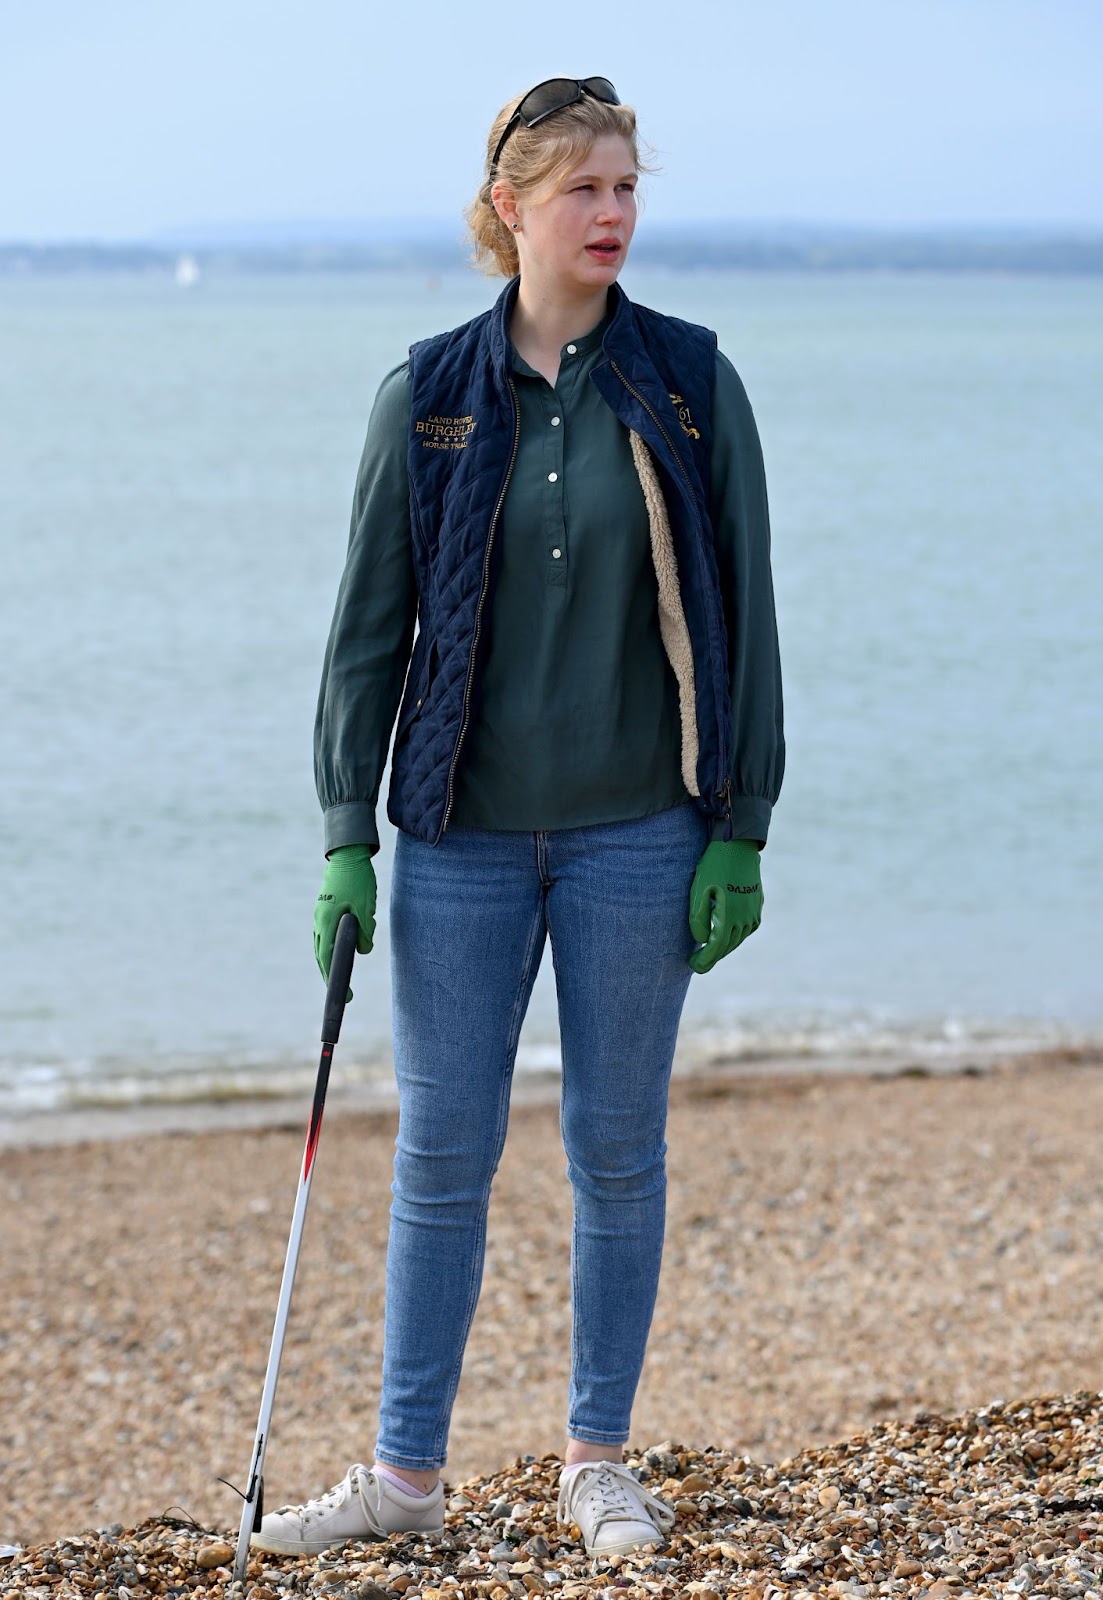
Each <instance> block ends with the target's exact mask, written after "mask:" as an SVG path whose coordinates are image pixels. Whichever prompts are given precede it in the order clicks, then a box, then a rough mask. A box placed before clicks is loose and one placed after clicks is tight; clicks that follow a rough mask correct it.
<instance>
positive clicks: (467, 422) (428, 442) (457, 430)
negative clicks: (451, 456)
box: [414, 417, 475, 450]
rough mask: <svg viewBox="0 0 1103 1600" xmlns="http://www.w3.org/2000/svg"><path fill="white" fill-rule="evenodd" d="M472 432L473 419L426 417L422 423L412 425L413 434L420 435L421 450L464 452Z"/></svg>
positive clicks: (473, 426) (473, 428)
mask: <svg viewBox="0 0 1103 1600" xmlns="http://www.w3.org/2000/svg"><path fill="white" fill-rule="evenodd" d="M474 431H475V419H474V417H426V419H425V421H424V422H415V423H414V432H415V433H419V434H421V435H422V440H421V448H422V449H423V450H466V449H467V441H468V439H469V438H470V436H471V435H472V434H473V433H474Z"/></svg>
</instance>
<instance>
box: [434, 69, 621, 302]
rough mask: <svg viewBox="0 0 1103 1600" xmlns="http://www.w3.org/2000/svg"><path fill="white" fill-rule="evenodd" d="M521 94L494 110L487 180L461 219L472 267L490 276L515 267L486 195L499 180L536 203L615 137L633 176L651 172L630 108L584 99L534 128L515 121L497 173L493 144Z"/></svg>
mask: <svg viewBox="0 0 1103 1600" xmlns="http://www.w3.org/2000/svg"><path fill="white" fill-rule="evenodd" d="M523 99H524V95H515V96H514V98H513V99H512V100H509V101H507V102H506V104H505V105H504V106H503V107H502V109H501V110H500V111H499V113H498V115H497V116H496V117H495V118H494V121H493V122H492V123H491V126H490V133H489V134H488V135H487V141H486V176H485V177H484V179H483V181H482V183H481V184H480V186H479V192H478V194H477V195H476V196H475V198H474V200H473V201H472V202H471V204H470V205H469V206H468V208H467V210H466V212H465V216H466V217H467V226H468V229H469V231H470V233H471V240H472V244H473V247H474V249H473V255H474V262H475V265H476V266H479V267H481V268H482V270H483V271H484V272H488V273H490V274H491V275H494V274H497V273H500V274H501V275H502V277H503V278H512V277H513V276H514V274H515V273H516V272H517V270H518V268H519V266H520V260H519V257H518V254H517V241H516V240H515V239H514V237H513V233H512V231H511V230H510V228H509V227H508V225H507V224H506V223H504V222H503V221H502V219H501V217H500V216H499V215H498V213H497V212H496V211H495V209H494V202H493V200H492V199H491V198H490V195H491V190H492V189H493V188H494V185H495V184H496V183H497V182H498V181H499V179H500V180H501V181H502V182H503V183H507V184H508V185H509V186H510V188H511V189H512V190H513V192H514V194H515V195H516V196H517V197H518V198H521V197H522V196H525V197H527V198H528V199H530V200H538V199H540V198H542V197H543V196H544V195H545V194H549V193H551V192H552V191H553V190H554V189H555V187H556V185H557V184H559V183H561V182H562V181H563V179H564V178H565V177H566V176H567V174H568V173H569V172H571V171H572V170H573V169H574V168H575V167H577V166H578V165H579V164H580V163H581V162H582V161H583V160H584V159H585V156H586V154H587V152H588V151H589V150H590V148H591V146H592V145H593V143H594V141H595V140H596V139H601V138H603V137H604V136H605V135H607V134H617V135H619V136H620V137H621V138H622V139H624V140H625V141H626V143H627V145H628V148H629V150H630V151H631V153H632V164H633V166H634V167H635V169H636V171H637V172H647V171H650V168H649V167H648V165H647V163H646V162H644V161H643V160H642V159H641V157H640V150H639V138H638V135H637V132H636V113H635V112H634V111H633V109H632V107H631V106H611V105H608V104H606V102H605V101H604V100H595V99H594V98H593V96H592V95H588V94H585V95H583V96H582V98H581V100H577V101H576V102H575V104H574V105H572V106H564V107H563V110H562V111H555V112H553V113H552V115H551V116H550V117H548V118H547V119H546V120H545V121H543V122H539V123H537V125H536V127H535V128H526V127H525V125H524V123H523V122H518V123H517V125H516V127H515V128H514V129H513V132H512V133H511V134H510V136H509V138H508V139H507V140H506V142H505V145H504V146H503V148H502V153H501V155H500V156H499V158H498V165H497V168H496V169H494V170H491V161H492V160H493V157H494V151H495V150H496V149H497V146H498V140H499V139H500V138H501V137H502V134H503V133H504V131H505V127H506V124H507V123H508V121H509V119H510V117H512V115H513V113H514V112H515V111H516V110H517V107H518V106H519V105H520V103H521V101H522V100H523Z"/></svg>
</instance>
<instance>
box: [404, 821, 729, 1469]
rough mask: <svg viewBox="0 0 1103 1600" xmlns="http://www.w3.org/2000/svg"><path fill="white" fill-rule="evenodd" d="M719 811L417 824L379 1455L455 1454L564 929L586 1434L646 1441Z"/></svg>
mask: <svg viewBox="0 0 1103 1600" xmlns="http://www.w3.org/2000/svg"><path fill="white" fill-rule="evenodd" d="M707 835H708V824H707V822H706V820H705V818H704V817H703V816H702V814H701V813H700V811H699V810H698V809H697V807H696V806H695V805H694V803H693V802H692V801H687V802H685V803H684V804H681V805H678V806H674V807H673V808H671V809H669V810H666V811H661V812H658V813H657V814H655V815H653V816H649V817H641V818H638V819H634V820H631V821H627V822H614V823H600V824H597V825H595V826H591V827H582V828H565V829H556V830H553V831H548V832H500V831H496V830H490V829H481V828H449V829H448V830H447V831H446V832H445V833H444V834H443V835H442V837H441V840H440V843H439V844H437V845H429V844H426V843H424V842H423V841H421V840H419V839H416V838H414V837H413V836H412V835H410V834H407V833H403V832H400V833H399V835H398V839H397V844H396V850H395V861H394V872H393V876H392V889H391V915H390V934H391V963H392V993H393V1007H394V1057H395V1072H396V1076H397V1081H398V1091H399V1127H398V1136H397V1139H396V1141H395V1163H394V1182H393V1183H392V1186H391V1192H392V1197H393V1198H392V1203H391V1219H390V1236H389V1242H388V1249H387V1285H386V1309H385V1319H384V1351H383V1389H382V1398H381V1403H380V1427H379V1436H378V1442H377V1447H376V1455H377V1457H378V1459H379V1460H380V1461H382V1462H384V1463H388V1464H390V1465H391V1466H396V1467H407V1468H416V1469H432V1468H436V1467H440V1466H443V1465H444V1462H445V1459H446V1455H447V1445H448V1429H449V1422H450V1419H451V1414H452V1406H453V1402H454V1400H455V1396H456V1390H457V1387H458V1384H459V1380H460V1369H461V1366H462V1362H463V1353H464V1347H465V1344H466V1341H467V1335H468V1331H469V1329H470V1327H471V1321H472V1318H473V1316H474V1314H475V1308H476V1305H477V1303H478V1298H479V1290H480V1287H481V1283H482V1273H483V1258H484V1247H485V1239H486V1216H487V1208H488V1205H489V1201H490V1190H491V1184H492V1182H493V1178H494V1174H495V1171H496V1170H497V1166H498V1161H499V1158H500V1156H501V1153H502V1147H503V1145H504V1143H505V1136H506V1124H507V1119H508V1114H509V1093H510V1083H511V1080H512V1076H513V1067H514V1062H515V1059H516V1054H517V1040H518V1035H519V1034H520V1031H521V1023H522V1021H523V1019H524V1016H525V1011H526V1009H527V1007H528V1003H529V998H530V996H531V994H532V986H533V983H534V981H535V978H536V974H537V971H538V969H539V966H540V959H541V956H542V954H543V950H544V944H545V940H548V941H550V944H551V952H552V961H553V965H554V969H555V982H556V993H557V998H558V1009H559V1031H560V1042H561V1050H562V1060H563V1077H562V1090H561V1101H560V1128H561V1132H562V1138H563V1146H564V1150H565V1152H566V1157H567V1176H568V1178H569V1180H570V1183H571V1189H572V1198H573V1212H574V1220H573V1229H572V1237H571V1378H570V1392H569V1396H568V1414H567V1432H568V1433H569V1435H570V1436H571V1437H572V1438H574V1439H580V1440H585V1441H587V1442H589V1443H591V1444H603V1445H619V1444H624V1443H625V1442H626V1441H627V1439H628V1436H629V1425H630V1419H631V1411H632V1402H633V1400H634V1398H635V1393H636V1387H637V1384H638V1382H639V1377H640V1371H641V1368H642V1366H643V1359H644V1353H645V1349H646V1344H647V1335H648V1331H649V1328H650V1325H651V1317H652V1312H653V1310H654V1305H655V1296H656V1292H657V1289H658V1282H659V1267H660V1262H661V1259H662V1248H663V1231H664V1224H665V1214H666V1162H665V1157H666V1140H665V1131H666V1113H667V1099H668V1090H669V1084H670V1069H671V1064H672V1061H673V1058H674V1045H675V1040H676V1038H677V1032H678V1023H679V1020H680V1017H681V1012H682V1006H683V1003H684V1001H685V996H686V991H687V989H688V987H689V980H690V976H691V970H692V969H691V968H690V966H689V964H688V958H689V956H690V955H691V953H692V952H693V950H694V948H695V945H694V941H693V938H692V935H691V933H690V930H689V890H690V884H691V882H692V879H693V873H694V869H695V868H696V865H697V862H698V860H699V859H700V856H701V853H702V851H703V850H704V848H705V845H706V843H707Z"/></svg>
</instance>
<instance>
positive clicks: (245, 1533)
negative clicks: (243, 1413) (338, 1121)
mask: <svg viewBox="0 0 1103 1600" xmlns="http://www.w3.org/2000/svg"><path fill="white" fill-rule="evenodd" d="M358 933H359V924H358V923H357V921H356V918H355V917H354V916H353V915H352V913H351V912H349V911H346V912H345V915H344V916H343V917H342V918H341V922H340V925H339V927H338V929H337V938H336V940H335V942H334V946H333V961H332V962H331V964H330V969H329V984H328V986H327V988H326V1004H325V1011H324V1013H323V1016H322V1058H321V1060H320V1061H319V1063H318V1078H317V1082H316V1083H315V1085H314V1104H313V1106H312V1107H311V1109H310V1124H309V1126H308V1128H307V1131H306V1149H305V1150H304V1151H303V1166H302V1172H301V1173H300V1175H299V1191H298V1193H297V1194H296V1196H295V1210H294V1212H293V1214H292V1217H291V1237H290V1238H289V1239H288V1241H287V1255H286V1257H285V1259H284V1263H283V1281H282V1282H281V1284H280V1297H279V1300H278V1301H277V1303H276V1323H275V1327H274V1328H273V1329H272V1344H271V1347H270V1349H269V1351H268V1368H267V1370H266V1372H265V1374H264V1389H263V1392H262V1394H261V1398H260V1417H259V1419H258V1421H257V1434H256V1438H255V1439H254V1441H253V1458H252V1461H251V1462H250V1465H249V1479H248V1484H247V1487H246V1491H245V1505H244V1508H243V1510H242V1513H241V1531H240V1533H239V1534H238V1539H237V1554H236V1555H235V1557H234V1579H235V1581H236V1582H238V1583H244V1581H245V1577H246V1570H247V1567H248V1562H249V1536H250V1534H252V1533H253V1532H254V1530H256V1529H259V1528H260V1519H261V1517H262V1516H263V1515H264V1455H265V1451H266V1450H267V1448H268V1428H269V1424H270V1422H271V1420H272V1405H273V1402H274V1401H275V1398H276V1380H277V1379H278V1377H279V1373H280V1357H281V1356H282V1355H283V1340H284V1335H285V1333H286V1332H287V1316H288V1312H289V1311H290V1310H291V1291H292V1289H293V1288H294V1286H295V1268H296V1267H297V1266H298V1264H299V1245H300V1243H301V1242H302V1236H303V1223H304V1222H305V1221H306V1203H307V1201H308V1200H309V1199H310V1179H311V1176H312V1174H313V1171H314V1157H315V1156H316V1155H317V1153H318V1136H319V1134H320V1133H321V1131H322V1112H323V1110H324V1109H325V1103H326V1088H327V1086H328V1084H329V1069H330V1066H331V1064H332V1061H333V1046H334V1045H335V1044H336V1043H337V1040H338V1039H339V1038H340V1036H341V1019H342V1017H343V1016H344V1014H345V997H346V996H347V994H348V987H349V979H350V978H351V976H352V963H353V960H354V958H355V956H356V939H357V935H358Z"/></svg>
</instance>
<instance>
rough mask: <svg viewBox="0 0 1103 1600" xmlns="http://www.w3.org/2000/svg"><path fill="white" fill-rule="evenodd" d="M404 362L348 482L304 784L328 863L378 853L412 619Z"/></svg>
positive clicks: (380, 401) (381, 398)
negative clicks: (313, 799) (343, 849)
mask: <svg viewBox="0 0 1103 1600" xmlns="http://www.w3.org/2000/svg"><path fill="white" fill-rule="evenodd" d="M409 418H410V385H409V373H408V370H407V363H406V362H403V363H402V365H401V366H398V367H396V368H395V369H394V370H393V371H392V372H389V373H388V374H387V376H386V377H385V378H384V380H383V382H382V384H381V385H380V388H379V393H378V395H377V396H376V400H375V404H374V406H373V407H372V412H371V417H370V419H369V422H368V433H367V439H366V440H365V443H364V452H363V455H362V456H361V458H360V468H359V471H358V473H357V477H356V492H355V494H354V497H353V503H352V527H351V531H350V533H349V543H348V554H347V557H346V560H345V570H344V573H343V575H342V578H341V586H340V589H339V590H338V593H337V605H336V608H335V610H334V613H333V622H332V625H331V627H330V630H329V641H328V643H327V645H326V653H325V661H324V664H323V667H322V685H321V689H320V691H319V694H318V713H317V718H316V721H315V725H314V778H315V782H316V784H317V788H318V799H319V801H320V802H321V806H322V812H323V815H324V819H325V849H326V854H327V855H328V854H329V852H330V851H331V850H335V849H337V848H338V846H340V845H346V844H366V845H368V846H369V848H370V849H371V850H372V852H373V853H374V852H375V851H376V850H378V849H379V830H378V828H377V826H376V806H377V804H378V800H379V786H380V783H381V781H382V777H383V769H384V767H385V765H386V761H387V750H388V747H389V745H390V739H391V732H392V729H393V727H394V720H395V717H396V715H397V714H398V706H399V701H400V700H401V698H402V689H403V685H404V683H405V681H406V671H407V668H408V666H409V662H410V649H411V645H412V643H413V635H414V623H415V621H416V618H417V582H416V577H415V573H414V562H413V550H412V545H411V538H410V488H409V473H408V469H407V465H406V449H407V437H408V434H409Z"/></svg>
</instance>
